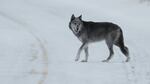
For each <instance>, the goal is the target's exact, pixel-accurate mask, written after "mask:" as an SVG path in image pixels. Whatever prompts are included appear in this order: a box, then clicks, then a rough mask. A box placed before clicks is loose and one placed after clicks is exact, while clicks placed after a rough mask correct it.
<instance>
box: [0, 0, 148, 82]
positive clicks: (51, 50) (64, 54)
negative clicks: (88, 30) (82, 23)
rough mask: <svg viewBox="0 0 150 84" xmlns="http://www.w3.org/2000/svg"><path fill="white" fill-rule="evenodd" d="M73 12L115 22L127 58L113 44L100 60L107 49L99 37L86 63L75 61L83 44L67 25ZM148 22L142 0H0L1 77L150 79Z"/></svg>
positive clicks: (30, 79)
mask: <svg viewBox="0 0 150 84" xmlns="http://www.w3.org/2000/svg"><path fill="white" fill-rule="evenodd" d="M72 14H75V15H76V16H79V15H80V14H82V16H83V19H84V20H92V21H101V22H102V21H109V22H114V23H116V24H119V25H120V26H121V27H122V30H123V31H124V37H125V44H126V45H127V46H128V47H129V50H130V56H131V61H130V62H129V63H125V62H124V60H125V57H124V56H123V54H122V53H121V52H120V50H119V49H118V48H117V47H114V50H115V55H114V57H113V59H112V60H111V61H110V62H109V63H103V62H101V60H103V59H106V58H107V56H108V54H109V51H108V49H107V47H106V45H105V43H104V42H103V41H102V42H99V43H95V44H92V45H90V57H89V61H88V62H87V63H82V62H75V61H74V59H75V56H76V53H77V50H78V48H79V46H80V45H81V43H80V42H79V41H78V39H77V38H76V37H75V36H74V35H73V34H72V32H71V31H70V29H69V28H68V22H69V20H70V17H71V15H72ZM149 23H150V6H149V5H148V4H147V3H146V2H144V3H140V0H1V1H0V46H1V47H0V82H1V84H112V83H113V84H150V52H149V50H150V47H149V46H150V45H149V43H150V37H149V35H150V34H149V33H150V29H149V28H150V24H149ZM83 57H84V53H82V55H81V58H82V59H83Z"/></svg>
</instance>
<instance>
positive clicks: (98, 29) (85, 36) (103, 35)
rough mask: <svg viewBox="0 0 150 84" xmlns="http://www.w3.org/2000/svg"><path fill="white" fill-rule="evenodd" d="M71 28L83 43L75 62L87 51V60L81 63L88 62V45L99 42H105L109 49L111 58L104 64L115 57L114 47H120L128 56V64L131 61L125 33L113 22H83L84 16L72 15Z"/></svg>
mask: <svg viewBox="0 0 150 84" xmlns="http://www.w3.org/2000/svg"><path fill="white" fill-rule="evenodd" d="M69 28H70V29H71V31H72V32H73V34H74V35H75V36H76V37H77V38H78V39H79V40H80V41H81V42H82V45H81V47H80V48H79V50H78V52H77V55H76V59H75V61H78V60H79V58H80V53H81V52H82V51H83V50H84V51H85V59H84V60H82V61H81V62H87V61H88V56H89V53H88V45H89V44H90V43H94V42H99V41H102V40H105V42H106V44H107V46H108V49H109V52H110V53H109V56H108V58H107V59H105V60H103V62H108V61H109V60H110V59H111V58H112V56H113V55H114V51H113V45H115V46H118V47H119V48H120V50H121V52H122V53H123V54H124V55H125V56H126V62H128V61H129V60H130V57H129V50H128V48H127V47H126V46H125V44H124V38H123V32H122V30H121V28H120V26H118V25H117V24H114V23H112V22H93V21H84V20H82V15H80V16H79V17H75V16H74V14H72V16H71V19H70V22H69Z"/></svg>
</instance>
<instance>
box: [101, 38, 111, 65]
mask: <svg viewBox="0 0 150 84" xmlns="http://www.w3.org/2000/svg"><path fill="white" fill-rule="evenodd" d="M106 44H107V46H108V49H109V52H110V53H109V57H108V58H107V59H106V60H103V62H108V61H109V60H110V59H111V58H112V57H113V55H114V51H113V42H112V40H111V39H107V40H106Z"/></svg>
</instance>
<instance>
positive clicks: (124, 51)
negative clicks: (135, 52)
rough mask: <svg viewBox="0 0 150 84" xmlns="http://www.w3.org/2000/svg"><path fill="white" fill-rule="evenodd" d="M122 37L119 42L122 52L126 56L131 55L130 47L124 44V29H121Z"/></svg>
mask: <svg viewBox="0 0 150 84" xmlns="http://www.w3.org/2000/svg"><path fill="white" fill-rule="evenodd" d="M120 32H121V33H120V37H119V39H118V41H119V42H118V44H119V47H120V50H121V52H122V53H123V54H124V55H125V56H126V57H129V50H128V48H127V47H126V46H125V45H124V38H123V32H122V30H120Z"/></svg>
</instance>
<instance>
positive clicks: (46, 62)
mask: <svg viewBox="0 0 150 84" xmlns="http://www.w3.org/2000/svg"><path fill="white" fill-rule="evenodd" d="M0 15H1V16H3V17H4V18H6V19H8V20H10V21H12V22H14V23H16V24H18V25H20V26H22V27H23V28H24V29H25V30H26V31H27V32H28V33H29V34H31V35H32V36H33V37H34V38H35V40H36V41H37V42H38V44H39V47H40V50H41V51H42V54H43V55H42V56H43V61H44V62H45V63H44V64H45V67H44V68H43V72H42V73H41V74H42V75H43V77H42V78H41V80H39V81H38V84H43V83H44V81H45V80H46V78H47V76H48V52H47V49H46V47H45V45H44V43H43V42H42V40H41V39H40V37H39V36H37V35H36V34H35V33H33V32H32V31H31V30H30V29H29V28H30V27H31V26H29V25H28V24H26V23H25V22H21V21H19V20H17V19H15V18H13V17H11V16H10V15H8V14H6V13H4V12H2V11H0ZM26 28H28V29H26ZM31 72H32V71H31Z"/></svg>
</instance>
